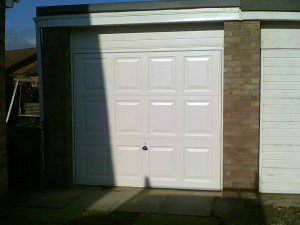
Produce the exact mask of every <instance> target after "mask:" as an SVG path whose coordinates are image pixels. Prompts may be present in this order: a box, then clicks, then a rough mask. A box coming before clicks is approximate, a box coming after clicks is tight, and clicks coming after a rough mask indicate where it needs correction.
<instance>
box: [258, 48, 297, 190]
mask: <svg viewBox="0 0 300 225" xmlns="http://www.w3.org/2000/svg"><path fill="white" fill-rule="evenodd" d="M299 77H300V50H299V49H298V50H297V49H285V50H283V49H273V50H271V49H268V50H263V52H262V115H261V129H262V130H261V149H260V152H261V153H260V160H261V162H260V165H261V169H260V190H261V191H263V192H279V193H282V192H284V193H299V189H298V190H297V188H298V187H299V183H300V182H299V180H300V173H299V170H300V166H299V165H300V160H299V158H300V155H299V149H300V139H299V137H300V107H299V103H300V94H299V93H300V82H299V81H300V80H299V79H300V78H299ZM296 171H297V172H296Z"/></svg>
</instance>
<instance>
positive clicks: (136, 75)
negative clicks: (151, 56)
mask: <svg viewBox="0 0 300 225" xmlns="http://www.w3.org/2000/svg"><path fill="white" fill-rule="evenodd" d="M114 60H115V62H114V77H115V80H114V84H115V91H116V92H124V91H126V92H141V91H142V90H141V58H134V57H132V58H131V57H128V58H126V57H118V58H115V59H114Z"/></svg>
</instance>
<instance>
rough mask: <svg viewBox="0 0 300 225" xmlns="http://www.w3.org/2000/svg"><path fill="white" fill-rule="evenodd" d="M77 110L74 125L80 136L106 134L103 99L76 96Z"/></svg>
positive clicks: (105, 104)
mask: <svg viewBox="0 0 300 225" xmlns="http://www.w3.org/2000/svg"><path fill="white" fill-rule="evenodd" d="M77 104H78V105H81V107H76V110H77V111H78V112H79V113H78V116H77V119H76V121H77V122H76V123H75V126H76V128H77V132H78V135H79V136H80V137H95V136H96V137H99V136H107V135H108V127H109V124H108V118H107V103H106V101H105V100H104V99H101V98H100V100H99V99H98V100H94V99H86V98H78V99H77Z"/></svg>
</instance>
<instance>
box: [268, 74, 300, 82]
mask: <svg viewBox="0 0 300 225" xmlns="http://www.w3.org/2000/svg"><path fill="white" fill-rule="evenodd" d="M263 80H264V82H286V81H289V82H299V81H300V71H299V73H298V74H293V75H284V74H276V75H265V76H264V77H263Z"/></svg>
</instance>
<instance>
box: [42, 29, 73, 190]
mask: <svg viewBox="0 0 300 225" xmlns="http://www.w3.org/2000/svg"><path fill="white" fill-rule="evenodd" d="M42 34H43V46H42V62H43V65H42V67H43V80H44V82H43V83H44V115H45V124H44V126H45V173H46V174H45V175H46V185H47V186H48V187H54V188H68V187H70V186H71V185H72V184H73V159H72V155H73V154H72V149H73V148H72V95H71V52H70V33H69V30H68V28H43V30H42Z"/></svg>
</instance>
